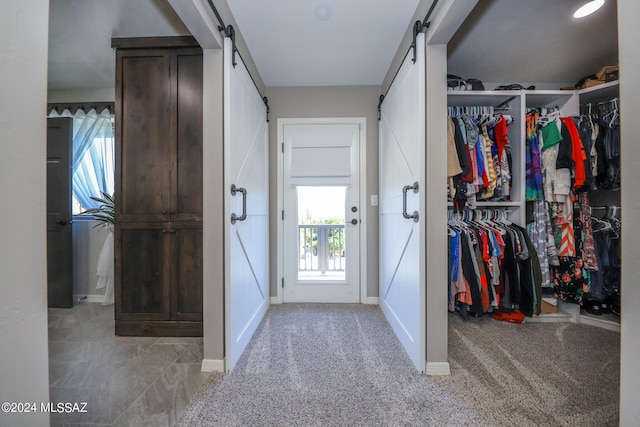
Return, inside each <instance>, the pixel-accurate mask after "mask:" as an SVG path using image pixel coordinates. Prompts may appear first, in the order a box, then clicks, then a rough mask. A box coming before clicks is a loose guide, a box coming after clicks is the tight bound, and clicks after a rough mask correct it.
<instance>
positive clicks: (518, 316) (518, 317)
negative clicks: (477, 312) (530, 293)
mask: <svg viewBox="0 0 640 427" xmlns="http://www.w3.org/2000/svg"><path fill="white" fill-rule="evenodd" d="M489 316H491V317H493V318H494V319H496V320H502V321H504V322H509V323H522V322H524V318H525V315H524V314H523V313H522V312H521V311H520V310H518V309H517V308H516V309H515V310H513V311H512V312H511V313H505V312H504V311H502V310H496V311H494V312H493V313H489Z"/></svg>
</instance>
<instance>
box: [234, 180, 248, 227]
mask: <svg viewBox="0 0 640 427" xmlns="http://www.w3.org/2000/svg"><path fill="white" fill-rule="evenodd" d="M236 193H242V215H240V216H236V214H235V213H232V214H231V224H235V223H236V221H244V220H245V219H247V189H246V188H242V187H236V185H235V184H232V185H231V195H232V196H235V195H236Z"/></svg>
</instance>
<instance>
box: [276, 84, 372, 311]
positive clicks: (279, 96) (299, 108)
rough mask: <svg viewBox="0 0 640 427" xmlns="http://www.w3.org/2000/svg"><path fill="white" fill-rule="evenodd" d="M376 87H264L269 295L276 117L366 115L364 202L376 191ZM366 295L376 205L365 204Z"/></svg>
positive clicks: (369, 283) (278, 147)
mask: <svg viewBox="0 0 640 427" xmlns="http://www.w3.org/2000/svg"><path fill="white" fill-rule="evenodd" d="M381 93H382V92H381V91H380V87H379V86H339V87H267V88H266V95H267V97H268V98H269V105H270V106H271V111H270V115H269V144H270V148H269V167H270V177H269V180H270V187H271V190H270V193H271V194H270V200H269V203H270V217H271V223H270V227H269V234H270V235H271V236H272V238H271V242H270V245H271V249H270V253H271V259H270V260H269V265H271V266H272V268H271V296H275V295H276V291H277V290H276V286H277V283H280V281H279V280H278V278H277V277H276V268H275V265H277V248H276V246H277V239H276V238H275V236H277V229H276V227H277V221H278V220H279V218H280V214H278V212H277V209H278V202H277V182H278V178H277V172H278V166H277V164H278V163H277V156H278V155H279V153H280V142H282V141H278V140H277V122H278V119H279V118H319V117H366V118H367V130H366V131H367V142H366V144H367V147H366V153H367V159H366V165H367V182H366V188H367V195H366V199H367V201H369V200H370V196H371V195H372V194H378V97H379V96H380V94H381ZM365 230H366V231H365V232H366V233H367V258H368V260H367V262H368V264H367V267H368V268H367V295H366V297H369V298H375V297H377V296H378V207H377V206H367V224H366V229H365Z"/></svg>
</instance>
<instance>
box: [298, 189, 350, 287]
mask: <svg viewBox="0 0 640 427" xmlns="http://www.w3.org/2000/svg"><path fill="white" fill-rule="evenodd" d="M346 192H347V188H346V187H298V188H297V196H298V256H299V262H298V280H345V256H346V248H345V235H344V233H345V227H344V224H345V203H346Z"/></svg>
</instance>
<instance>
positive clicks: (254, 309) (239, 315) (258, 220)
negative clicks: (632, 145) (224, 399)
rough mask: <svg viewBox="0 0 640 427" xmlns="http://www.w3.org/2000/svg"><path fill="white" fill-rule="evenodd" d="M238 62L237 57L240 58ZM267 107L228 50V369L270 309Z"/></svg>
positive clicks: (226, 349)
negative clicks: (232, 60) (233, 63)
mask: <svg viewBox="0 0 640 427" xmlns="http://www.w3.org/2000/svg"><path fill="white" fill-rule="evenodd" d="M236 58H238V57H236ZM266 119H267V111H266V106H265V104H264V102H263V100H262V98H261V96H260V93H259V92H258V90H257V89H256V88H255V85H254V84H253V81H252V80H251V76H250V75H249V73H248V71H247V69H246V68H245V65H244V64H243V62H242V61H241V60H239V58H238V60H237V64H236V66H235V67H234V66H233V65H232V63H231V41H230V40H229V39H228V38H226V39H225V45H224V167H225V173H224V177H225V183H224V186H225V189H226V196H225V201H224V202H225V368H226V369H227V370H231V369H233V367H234V366H235V364H236V362H237V361H238V359H239V358H240V356H241V355H242V352H243V351H244V349H245V347H246V346H247V344H248V343H249V340H250V339H251V337H252V336H253V333H254V332H255V330H256V328H257V327H258V325H259V324H260V321H261V320H262V317H263V316H264V313H265V312H266V310H267V308H268V306H269V286H268V280H269V279H268V278H269V263H268V261H269V256H268V255H269V236H268V231H269V218H268V207H269V168H268V165H269V163H268V161H269V157H268V126H267V121H266Z"/></svg>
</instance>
